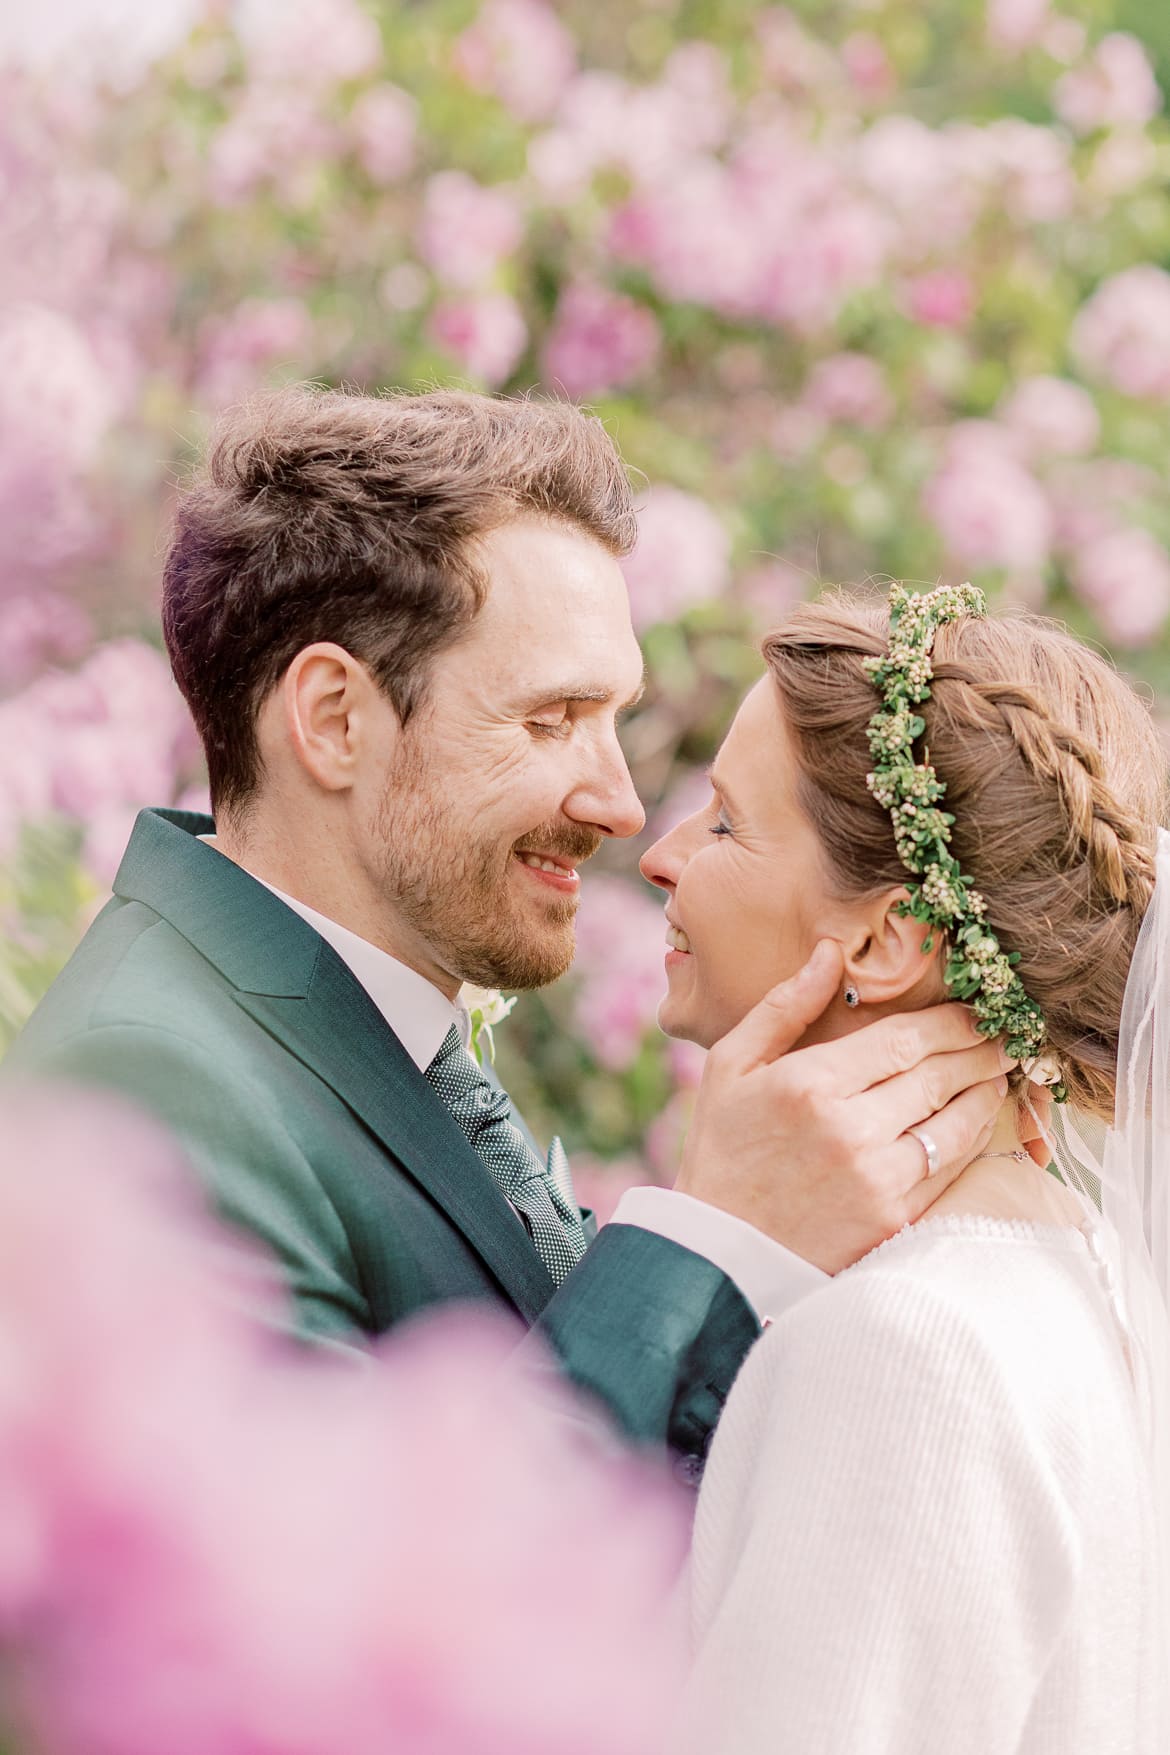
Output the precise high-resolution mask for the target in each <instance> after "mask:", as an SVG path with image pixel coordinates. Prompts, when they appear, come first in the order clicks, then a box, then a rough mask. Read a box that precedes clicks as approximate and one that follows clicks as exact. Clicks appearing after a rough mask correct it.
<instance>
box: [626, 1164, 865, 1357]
mask: <svg viewBox="0 0 1170 1755" xmlns="http://www.w3.org/2000/svg"><path fill="white" fill-rule="evenodd" d="M612 1222H613V1223H614V1224H618V1225H640V1226H641V1227H642V1229H643V1231H656V1232H657V1233H658V1235H659V1236H660V1237H666V1238H669V1240H670V1241H671V1242H672V1243H678V1244H681V1246H682V1248H683V1249H689V1250H691V1251H692V1253H693V1254H695V1255H702V1256H705V1257H706V1259H707V1260H708V1261H710V1262H713V1263H714V1265H715V1266H716V1267H717V1268H720V1269H722V1271H723V1272H724V1273H725V1274H726V1275H727V1277H728V1279H729V1280H732V1281H733V1282H734V1283H735V1285H736V1286H738V1288H739V1290H740V1291H741V1292H742V1293H743V1295H744V1297H745V1298H746V1299H747V1301H748V1303H749V1304H750V1305H751V1306H752V1308H753V1310H754V1311H755V1313H756V1315H757V1316H758V1317H759V1319H760V1321H761V1322H762V1323H766V1322H769V1321H774V1320H775V1318H776V1317H778V1316H780V1315H781V1313H782V1312H783V1311H785V1310H787V1309H789V1308H790V1307H791V1306H792V1305H793V1304H796V1303H798V1302H799V1300H800V1299H801V1298H804V1297H805V1296H806V1295H807V1294H808V1293H809V1292H815V1291H816V1290H817V1289H818V1287H820V1286H827V1285H828V1283H829V1279H830V1277H831V1276H830V1275H829V1274H826V1273H824V1272H822V1270H821V1269H820V1268H819V1267H814V1266H813V1264H812V1262H811V1261H805V1259H804V1257H803V1256H800V1255H794V1254H793V1253H792V1251H791V1250H790V1249H785V1247H784V1245H783V1244H782V1243H777V1242H776V1240H775V1239H774V1238H772V1237H768V1236H767V1235H766V1234H765V1233H764V1232H763V1231H758V1230H757V1229H756V1227H755V1226H754V1225H749V1224H748V1222H747V1220H746V1219H737V1218H736V1216H735V1214H734V1213H725V1212H724V1211H723V1209H722V1208H721V1207H713V1206H709V1205H708V1203H707V1202H706V1201H705V1200H696V1198H695V1196H694V1195H693V1194H682V1193H680V1192H679V1190H677V1189H674V1188H655V1187H645V1188H628V1189H627V1190H626V1192H625V1194H623V1195H622V1198H621V1200H620V1201H619V1202H618V1205H617V1210H616V1212H615V1213H614V1215H613V1221H612Z"/></svg>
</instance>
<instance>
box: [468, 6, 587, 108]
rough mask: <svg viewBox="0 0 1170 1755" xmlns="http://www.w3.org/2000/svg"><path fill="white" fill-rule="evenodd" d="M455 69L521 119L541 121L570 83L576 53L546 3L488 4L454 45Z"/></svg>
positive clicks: (552, 9) (567, 33)
mask: <svg viewBox="0 0 1170 1755" xmlns="http://www.w3.org/2000/svg"><path fill="white" fill-rule="evenodd" d="M455 65H456V67H457V68H458V70H459V72H460V73H461V74H462V76H463V78H464V79H465V80H466V81H467V83H468V85H472V86H474V87H475V88H476V90H477V91H490V92H494V93H495V95H496V96H497V97H498V98H499V99H500V100H501V102H502V103H504V104H506V106H507V107H508V109H509V110H511V112H512V114H513V115H514V116H516V117H517V118H518V119H519V120H520V121H522V122H541V121H543V120H544V119H545V118H546V117H547V116H551V115H552V113H553V111H554V110H555V109H556V107H557V104H558V103H559V101H560V97H561V93H562V92H563V91H564V89H565V87H566V85H567V84H568V83H569V81H570V80H571V79H572V77H573V74H574V72H575V71H576V66H577V50H576V45H575V43H574V41H573V38H572V36H571V35H570V33H569V32H568V31H567V30H566V29H565V26H564V25H563V24H562V23H561V21H560V19H559V18H558V17H557V15H556V12H555V10H554V8H553V7H552V6H550V5H547V4H546V3H545V0H486V3H485V4H484V5H483V6H481V7H480V10H479V12H478V13H477V15H476V17H475V19H474V21H473V22H472V23H471V24H470V25H469V26H468V27H467V29H466V30H465V31H464V32H463V35H462V36H461V37H460V38H459V40H458V41H457V43H456V45H455Z"/></svg>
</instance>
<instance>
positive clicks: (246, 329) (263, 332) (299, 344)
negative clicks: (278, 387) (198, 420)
mask: <svg viewBox="0 0 1170 1755" xmlns="http://www.w3.org/2000/svg"><path fill="white" fill-rule="evenodd" d="M312 338H313V321H312V318H311V317H310V316H309V313H308V311H307V310H306V309H305V306H304V305H303V304H302V303H301V301H300V300H299V299H245V300H244V302H243V304H241V305H237V306H236V308H235V310H234V311H228V312H226V313H225V314H224V315H223V316H214V317H209V318H208V319H207V320H206V322H205V323H204V325H203V328H202V330H201V332H200V335H199V340H198V346H197V355H196V368H195V371H196V385H197V389H198V393H199V396H200V399H201V401H202V402H203V404H204V405H205V406H206V407H208V408H218V407H221V406H223V405H224V404H227V403H232V402H238V401H242V400H243V398H244V397H245V396H247V395H249V394H250V392H251V391H253V390H254V389H255V388H256V386H257V385H258V384H259V383H262V382H263V379H264V377H265V374H266V372H267V370H268V368H269V366H271V365H273V364H275V363H276V362H277V361H287V362H289V363H294V364H296V366H297V367H298V373H297V375H298V376H300V377H308V376H309V375H310V373H311V351H310V350H311V344H312Z"/></svg>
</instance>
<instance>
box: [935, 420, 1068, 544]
mask: <svg viewBox="0 0 1170 1755" xmlns="http://www.w3.org/2000/svg"><path fill="white" fill-rule="evenodd" d="M923 509H924V511H925V512H926V514H927V516H928V517H929V518H930V519H931V521H932V522H933V523H934V524H935V525H936V527H937V529H938V531H939V533H940V535H941V536H942V538H943V541H944V542H945V544H946V547H947V552H948V554H949V555H950V556H951V558H952V559H953V560H954V561H956V562H957V563H958V564H959V565H960V566H961V567H970V568H973V569H979V568H984V567H1005V568H1009V569H1010V570H1012V571H1013V572H1021V573H1029V572H1034V571H1036V570H1037V569H1039V568H1041V567H1043V566H1044V564H1045V563H1046V561H1047V559H1048V555H1049V551H1050V549H1051V547H1052V538H1053V526H1052V513H1051V510H1050V508H1049V504H1048V500H1047V498H1046V496H1045V494H1044V490H1043V489H1042V488H1041V486H1040V484H1039V482H1038V481H1037V480H1036V478H1035V477H1034V476H1033V475H1032V474H1031V472H1030V471H1029V470H1028V469H1027V468H1025V466H1024V464H1023V463H1022V462H1020V461H1019V458H1018V455H1017V447H1016V443H1015V440H1014V435H1012V434H1011V433H1009V432H1007V431H1006V430H1005V429H1003V428H997V427H996V426H995V425H994V423H993V422H991V421H967V422H961V423H960V424H959V425H958V426H957V427H955V428H953V429H952V431H951V433H950V434H949V435H948V440H947V445H946V449H945V450H944V453H943V460H942V465H941V467H940V468H939V470H938V471H937V472H936V474H935V475H934V476H932V477H931V479H930V481H929V482H928V483H927V484H926V487H925V489H924V491H923Z"/></svg>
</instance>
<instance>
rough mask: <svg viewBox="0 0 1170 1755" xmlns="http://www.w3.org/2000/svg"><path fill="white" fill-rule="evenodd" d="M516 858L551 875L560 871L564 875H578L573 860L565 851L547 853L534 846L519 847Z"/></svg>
mask: <svg viewBox="0 0 1170 1755" xmlns="http://www.w3.org/2000/svg"><path fill="white" fill-rule="evenodd" d="M516 858H517V859H518V860H519V861H520V863H521V864H522V865H527V866H528V867H530V868H531V869H532V870H534V871H547V872H549V874H550V875H553V874H555V873H557V872H559V873H560V874H561V875H562V876H564V877H576V875H577V868H576V866H575V865H574V864H573V861H572V860H571V859H569V858H567V857H566V856H565V854H563V853H545V852H544V851H543V850H541V849H537V848H534V847H517V849H516Z"/></svg>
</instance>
